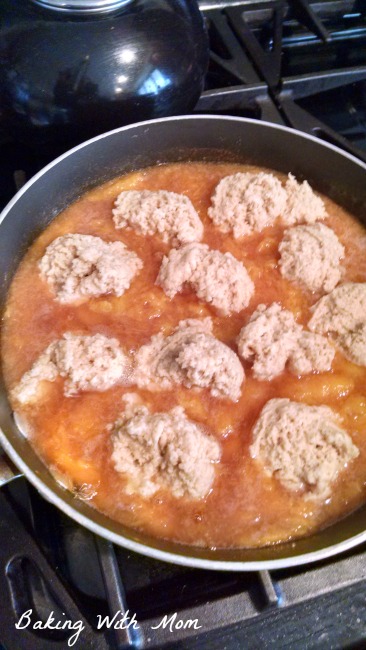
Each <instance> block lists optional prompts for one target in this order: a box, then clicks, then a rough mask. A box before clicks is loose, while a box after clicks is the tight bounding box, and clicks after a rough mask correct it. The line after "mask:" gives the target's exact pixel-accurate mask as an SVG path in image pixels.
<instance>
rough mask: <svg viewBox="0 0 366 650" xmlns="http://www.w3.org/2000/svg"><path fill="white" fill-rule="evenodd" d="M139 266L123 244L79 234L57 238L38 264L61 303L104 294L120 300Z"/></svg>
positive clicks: (139, 263) (42, 274)
mask: <svg viewBox="0 0 366 650" xmlns="http://www.w3.org/2000/svg"><path fill="white" fill-rule="evenodd" d="M142 266H143V264H142V262H141V260H140V259H139V258H138V257H137V255H136V253H134V252H132V251H129V250H128V249H127V248H126V246H125V245H124V244H123V243H122V242H117V241H116V242H105V241H103V239H101V238H100V237H93V236H92V235H78V234H67V235H62V236H61V237H57V239H55V240H54V241H53V242H52V243H51V244H50V245H49V246H47V248H46V252H45V254H44V255H43V257H42V259H41V260H40V262H39V269H40V273H41V277H42V278H43V279H44V280H46V282H48V284H49V286H50V288H51V289H52V291H53V292H54V294H55V296H56V299H57V300H58V301H59V302H61V303H70V302H74V301H75V300H80V299H82V298H88V297H92V296H101V295H103V294H106V293H113V294H114V295H116V296H122V294H123V293H124V292H125V291H126V289H128V288H129V287H130V284H131V281H132V280H133V278H134V277H135V275H136V273H137V272H138V271H139V270H140V269H141V268H142Z"/></svg>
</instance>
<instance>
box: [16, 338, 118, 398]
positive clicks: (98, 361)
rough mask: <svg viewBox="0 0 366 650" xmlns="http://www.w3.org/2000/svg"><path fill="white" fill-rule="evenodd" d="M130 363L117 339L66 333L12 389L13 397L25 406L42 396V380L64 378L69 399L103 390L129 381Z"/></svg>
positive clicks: (47, 349)
mask: <svg viewBox="0 0 366 650" xmlns="http://www.w3.org/2000/svg"><path fill="white" fill-rule="evenodd" d="M128 372H129V363H128V359H127V357H126V355H125V354H124V352H123V351H122V350H121V348H120V345H119V342H118V341H117V339H112V338H107V337H106V336H103V335H102V334H93V335H92V336H81V335H78V334H72V333H71V332H67V333H66V334H64V336H63V338H62V339H60V340H59V341H54V342H53V343H51V344H50V345H49V346H48V348H46V350H45V351H44V352H43V353H42V354H41V355H40V357H39V358H38V359H37V361H35V363H34V364H33V366H32V367H31V369H30V370H28V372H26V373H25V374H24V375H23V377H22V379H21V380H20V382H19V384H18V385H17V386H16V387H15V388H14V389H13V391H12V397H13V398H14V399H16V400H17V401H19V402H21V403H22V404H24V403H28V402H34V401H36V400H37V398H38V397H39V389H40V384H41V382H42V381H55V379H56V377H57V376H58V375H60V376H61V377H63V378H64V379H65V383H64V394H65V395H66V396H67V397H70V396H72V395H75V394H76V393H78V392H81V391H90V390H96V391H103V390H107V389H108V388H111V387H112V386H114V384H117V383H120V382H122V381H126V380H127V377H128Z"/></svg>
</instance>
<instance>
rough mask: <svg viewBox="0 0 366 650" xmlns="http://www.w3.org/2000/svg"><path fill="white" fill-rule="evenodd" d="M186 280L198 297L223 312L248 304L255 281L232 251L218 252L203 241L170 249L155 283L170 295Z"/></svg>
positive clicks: (242, 307)
mask: <svg viewBox="0 0 366 650" xmlns="http://www.w3.org/2000/svg"><path fill="white" fill-rule="evenodd" d="M185 283H188V284H189V285H190V286H191V287H192V289H193V290H194V291H195V293H196V294H197V297H198V298H199V299H200V300H203V301H204V302H207V303H209V304H211V305H213V307H216V308H217V309H219V310H220V311H222V312H223V313H224V314H226V315H229V314H231V313H232V312H238V311H241V310H242V309H244V308H245V307H247V306H248V304H249V301H250V299H251V297H252V295H253V293H254V284H253V282H252V280H251V279H250V277H249V275H248V272H247V270H246V268H245V267H244V266H243V264H242V263H241V262H239V260H237V259H236V258H235V257H233V255H231V253H221V252H220V251H218V250H212V249H210V248H209V247H208V246H207V245H206V244H196V243H195V244H188V245H187V246H183V247H182V248H179V249H177V250H176V249H172V250H171V251H170V253H169V255H167V256H166V257H164V258H163V261H162V264H161V267H160V271H159V274H158V277H157V279H156V284H158V285H159V286H161V287H162V288H163V290H164V291H165V293H166V294H167V295H168V296H169V298H174V296H175V295H176V293H179V292H180V291H182V289H183V286H184V284H185Z"/></svg>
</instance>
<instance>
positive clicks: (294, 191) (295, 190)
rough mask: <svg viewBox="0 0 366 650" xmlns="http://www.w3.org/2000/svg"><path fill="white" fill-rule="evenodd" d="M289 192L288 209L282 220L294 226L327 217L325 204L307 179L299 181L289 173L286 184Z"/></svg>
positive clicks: (287, 192)
mask: <svg viewBox="0 0 366 650" xmlns="http://www.w3.org/2000/svg"><path fill="white" fill-rule="evenodd" d="M285 190H286V194H287V201H286V209H285V211H284V213H283V215H282V221H283V222H284V223H285V224H286V225H288V226H293V225H295V224H297V223H304V222H305V223H314V222H315V221H319V220H321V219H325V217H326V216H327V212H326V209H325V205H324V203H323V201H322V199H321V198H320V196H317V195H316V194H315V193H314V191H313V190H312V188H311V187H310V185H309V183H308V182H307V181H304V182H303V183H299V182H298V181H297V180H296V178H295V176H293V175H292V174H289V175H288V179H287V181H286V184H285Z"/></svg>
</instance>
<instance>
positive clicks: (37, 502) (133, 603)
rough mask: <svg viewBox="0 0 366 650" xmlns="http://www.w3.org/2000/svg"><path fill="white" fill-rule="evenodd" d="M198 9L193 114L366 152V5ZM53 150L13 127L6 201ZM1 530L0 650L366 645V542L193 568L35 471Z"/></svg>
mask: <svg viewBox="0 0 366 650" xmlns="http://www.w3.org/2000/svg"><path fill="white" fill-rule="evenodd" d="M200 8H201V10H202V12H203V14H204V17H205V21H206V24H207V30H208V33H209V38H210V64H209V68H208V72H207V76H206V80H205V88H204V90H203V92H202V94H201V97H200V99H199V101H198V103H197V105H196V107H195V109H194V112H196V113H215V114H229V115H239V116H244V117H252V118H255V119H262V120H267V121H270V122H275V123H278V124H285V125H287V126H289V127H292V128H297V129H300V130H302V131H305V132H307V133H311V134H313V135H315V136H317V137H319V138H322V139H324V140H326V141H327V142H332V143H334V144H336V145H338V146H340V147H342V148H343V149H345V150H346V151H348V152H350V153H352V154H354V155H355V156H358V157H359V158H361V159H362V160H364V161H365V160H366V4H365V2H362V1H361V0H358V1H357V0H323V1H318V2H308V1H307V0H291V1H288V2H285V1H284V0H272V1H267V2H262V1H260V0H251V1H250V0H241V1H239V0H232V1H228V0H226V1H220V0H203V1H202V2H201V3H200ZM49 160H50V154H49V152H48V153H47V154H46V153H44V152H43V151H42V150H37V151H35V150H34V149H31V148H30V147H28V146H27V145H26V144H24V143H23V144H20V143H15V142H13V141H12V138H11V136H9V134H1V136H0V204H1V207H2V206H3V205H5V203H6V202H7V201H8V200H9V199H10V198H11V196H12V195H13V194H14V192H15V191H16V189H17V187H19V186H21V185H22V183H23V182H24V180H25V179H26V178H29V177H30V176H32V175H33V174H34V173H35V172H36V171H38V170H39V169H40V168H41V167H43V166H44V165H45V164H46V163H47V162H49ZM0 539H1V543H0V584H1V589H0V594H1V596H0V599H1V608H0V650H1V649H2V648H6V650H15V649H16V650H19V649H20V650H23V649H24V650H28V648H29V649H32V650H38V648H39V649H42V650H43V649H47V650H51V649H52V648H62V649H63V648H68V647H72V645H73V646H74V647H76V648H83V649H84V648H90V649H94V648H95V649H96V650H99V649H100V650H103V649H104V648H112V649H113V648H118V649H119V650H124V649H127V648H142V649H143V648H151V649H152V650H160V649H164V650H169V649H171V650H173V649H175V650H178V648H179V649H183V648H187V649H195V648H197V649H198V648H199V649H200V650H202V649H207V650H208V649H210V650H211V649H212V650H215V649H217V650H219V649H220V650H222V649H223V648H227V650H245V649H249V648H250V649H252V648H261V649H262V648H276V649H278V648H288V649H292V648H296V649H299V648H304V649H305V648H306V649H310V648H361V647H366V568H365V567H366V545H362V546H359V547H358V548H356V549H355V550H353V551H352V552H349V553H347V554H343V555H342V556H340V557H338V558H336V559H332V560H330V561H326V562H322V563H317V564H313V565H307V566H303V567H299V568H293V569H288V570H281V571H275V572H268V571H262V572H251V573H232V572H213V571H204V570H198V569H187V568H183V567H178V566H174V565H169V564H165V563H163V562H158V561H155V560H153V559H150V558H146V557H143V556H140V555H136V554H134V553H131V552H129V551H127V550H124V549H121V548H119V547H115V546H113V545H112V544H110V543H109V542H106V541H104V540H101V539H98V538H96V537H95V536H94V535H93V534H92V533H90V532H89V531H87V530H85V529H83V528H81V527H80V526H78V525H77V524H76V523H75V522H73V521H72V520H70V519H68V518H67V517H66V516H65V515H64V514H63V513H61V512H60V511H58V510H56V509H55V508H54V507H53V506H52V505H50V504H49V503H47V502H46V501H45V500H44V499H43V498H41V497H40V496H39V494H38V493H36V491H35V490H34V489H33V488H32V487H31V486H30V485H29V484H28V483H27V482H26V480H25V479H24V478H17V479H15V480H14V481H13V482H12V483H11V484H9V486H7V487H5V488H3V489H2V490H1V492H0ZM30 610H32V616H30V615H29V616H24V617H23V619H22V618H21V617H22V615H23V614H24V613H26V612H29V611H30ZM51 614H52V617H53V621H52V620H51V619H50V616H51ZM34 621H39V622H40V624H39V625H38V627H37V628H36V629H33V623H34ZM57 621H58V622H59V625H58V629H57V626H56V622H57ZM136 622H137V623H136ZM15 624H17V625H18V628H16V627H15ZM55 628H56V629H55Z"/></svg>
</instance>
